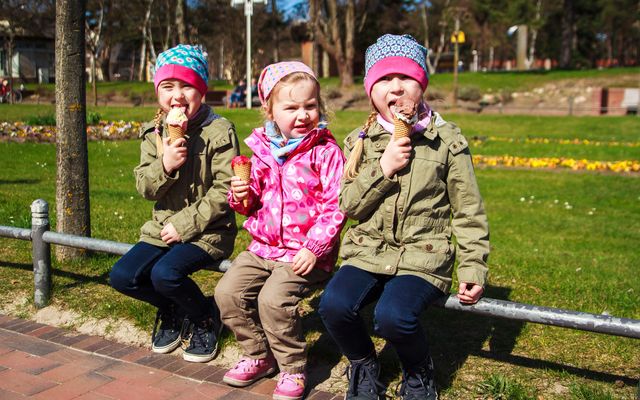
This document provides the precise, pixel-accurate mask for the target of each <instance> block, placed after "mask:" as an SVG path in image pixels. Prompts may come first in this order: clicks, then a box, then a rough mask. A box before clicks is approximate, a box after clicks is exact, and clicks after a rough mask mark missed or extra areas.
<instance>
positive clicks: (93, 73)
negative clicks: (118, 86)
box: [91, 53, 98, 107]
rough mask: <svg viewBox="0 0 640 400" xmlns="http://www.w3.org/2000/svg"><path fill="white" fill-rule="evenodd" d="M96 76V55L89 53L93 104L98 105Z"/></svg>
mask: <svg viewBox="0 0 640 400" xmlns="http://www.w3.org/2000/svg"><path fill="white" fill-rule="evenodd" d="M97 80H98V77H97V74H96V55H95V54H94V53H91V92H92V93H93V105H94V106H96V107H97V106H98V83H97Z"/></svg>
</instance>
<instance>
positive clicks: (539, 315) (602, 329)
mask: <svg viewBox="0 0 640 400" xmlns="http://www.w3.org/2000/svg"><path fill="white" fill-rule="evenodd" d="M49 228H50V227H49V204H48V203H47V202H46V201H45V200H42V199H38V200H36V201H34V202H33V203H32V204H31V229H25V228H15V227H11V226H2V225H0V237H7V238H12V239H19V240H29V241H31V242H32V259H33V275H34V302H35V305H36V307H38V308H41V307H44V306H46V305H47V303H48V302H49V299H50V298H51V279H52V278H51V276H52V271H51V244H57V245H63V246H71V247H76V248H81V249H86V250H92V251H101V252H105V253H110V254H117V255H123V254H125V253H126V252H127V251H129V249H130V248H131V247H133V245H132V244H128V243H120V242H113V241H110V240H102V239H93V238H88V237H84V236H75V235H68V234H63V233H57V232H52V231H50V230H49ZM230 265H231V261H230V260H220V261H219V262H217V263H215V264H213V265H207V266H206V269H208V270H213V271H219V272H225V271H227V270H228V269H229V267H230ZM436 305H437V306H438V307H442V308H445V309H449V310H457V311H464V312H470V313H473V314H478V315H485V316H491V317H499V318H506V319H510V320H514V321H524V322H534V323H537V324H543V325H551V326H558V327H563V328H571V329H578V330H583V331H590V332H597V333H606V334H609V335H616V336H624V337H630V338H635V339H640V320H635V319H629V318H619V317H614V316H610V315H598V314H590V313H585V312H579V311H572V310H564V309H560V308H553V307H542V306H536V305H531V304H522V303H515V302H511V301H506V300H497V299H490V298H481V299H480V301H478V302H477V303H476V304H473V305H465V304H462V303H460V301H458V299H457V298H456V296H455V295H450V296H443V297H442V298H441V299H439V300H438V301H437V302H436Z"/></svg>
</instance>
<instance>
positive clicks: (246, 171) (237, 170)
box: [233, 163, 251, 207]
mask: <svg viewBox="0 0 640 400" xmlns="http://www.w3.org/2000/svg"><path fill="white" fill-rule="evenodd" d="M233 173H234V174H236V176H237V177H238V178H240V179H242V180H243V181H245V182H247V183H249V182H250V180H251V163H246V164H240V165H236V166H234V167H233ZM242 205H243V206H245V207H247V206H248V205H249V201H248V199H244V200H242Z"/></svg>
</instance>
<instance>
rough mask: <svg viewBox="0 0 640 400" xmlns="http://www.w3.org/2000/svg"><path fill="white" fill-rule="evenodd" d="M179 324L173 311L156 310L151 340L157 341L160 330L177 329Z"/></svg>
mask: <svg viewBox="0 0 640 400" xmlns="http://www.w3.org/2000/svg"><path fill="white" fill-rule="evenodd" d="M177 324H178V321H177V319H176V317H175V315H173V313H171V312H166V311H162V310H158V311H157V312H156V320H155V322H154V323H153V331H152V332H151V341H152V342H155V340H156V336H157V335H158V333H159V331H160V330H162V331H165V330H168V329H175V327H176V325H177Z"/></svg>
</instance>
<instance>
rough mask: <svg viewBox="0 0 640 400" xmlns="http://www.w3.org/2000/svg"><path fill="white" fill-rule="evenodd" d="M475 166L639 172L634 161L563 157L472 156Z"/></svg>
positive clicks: (637, 163) (638, 167)
mask: <svg viewBox="0 0 640 400" xmlns="http://www.w3.org/2000/svg"><path fill="white" fill-rule="evenodd" d="M473 163H474V165H476V166H489V167H496V166H501V167H519V168H549V169H553V168H568V169H572V170H574V171H579V170H586V171H611V172H616V173H637V172H640V162H639V161H636V160H623V161H593V160H585V159H581V160H576V159H573V158H563V157H514V156H483V155H474V156H473Z"/></svg>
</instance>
